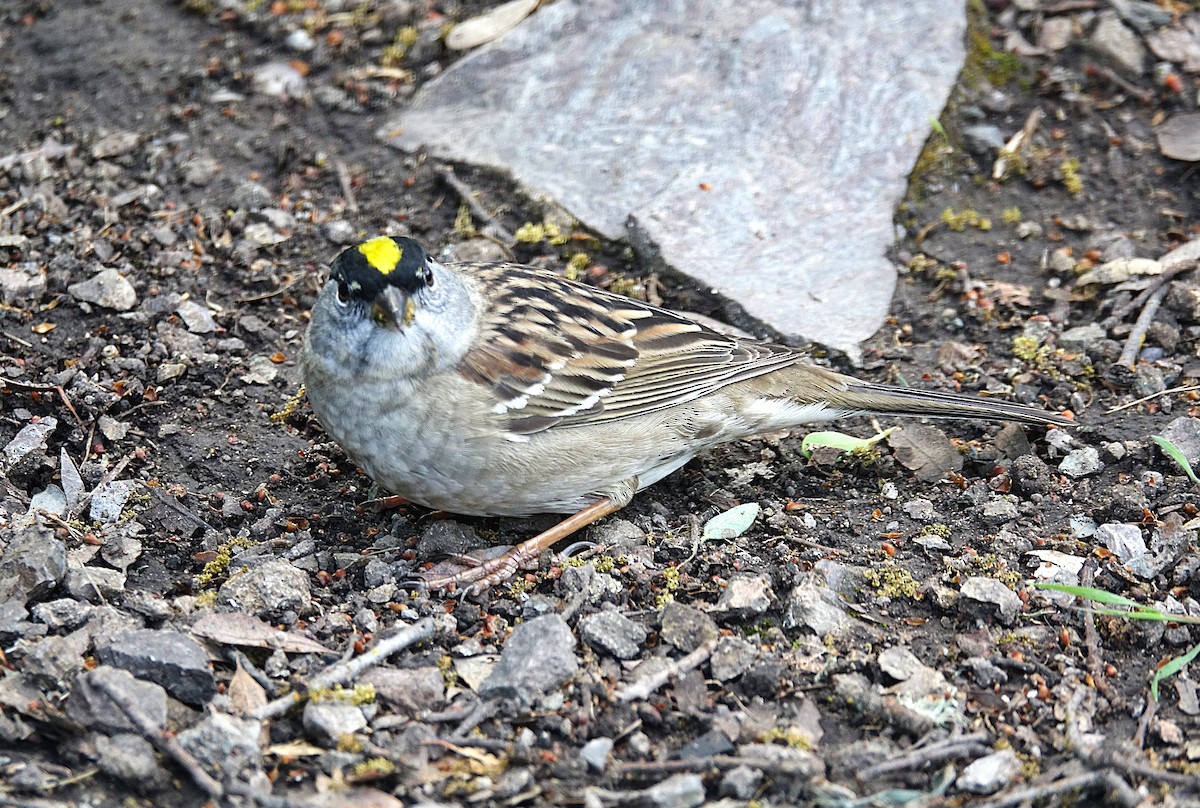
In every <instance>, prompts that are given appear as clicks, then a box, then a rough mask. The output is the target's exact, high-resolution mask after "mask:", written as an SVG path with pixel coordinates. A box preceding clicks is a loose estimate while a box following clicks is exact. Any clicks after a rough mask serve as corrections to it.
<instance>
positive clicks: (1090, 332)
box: [1058, 323, 1108, 351]
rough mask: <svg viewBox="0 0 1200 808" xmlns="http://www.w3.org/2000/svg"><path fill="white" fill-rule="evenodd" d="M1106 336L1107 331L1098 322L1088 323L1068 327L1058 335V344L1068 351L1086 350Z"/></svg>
mask: <svg viewBox="0 0 1200 808" xmlns="http://www.w3.org/2000/svg"><path fill="white" fill-rule="evenodd" d="M1107 336H1108V332H1106V331H1105V330H1104V327H1103V326H1102V325H1100V324H1099V323H1088V324H1087V325H1077V326H1075V327H1074V328H1068V329H1067V330H1066V331H1064V332H1062V334H1060V335H1059V337H1058V344H1059V345H1061V346H1062V347H1064V348H1066V349H1067V350H1069V351H1086V350H1087V349H1088V348H1090V347H1091V346H1092V345H1094V344H1095V343H1096V342H1098V341H1099V340H1102V339H1104V338H1105V337H1107Z"/></svg>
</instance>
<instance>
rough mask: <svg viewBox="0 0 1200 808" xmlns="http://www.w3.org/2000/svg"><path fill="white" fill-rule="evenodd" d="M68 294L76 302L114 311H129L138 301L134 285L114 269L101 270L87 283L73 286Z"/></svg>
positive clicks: (69, 288) (69, 287)
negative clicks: (93, 304)
mask: <svg viewBox="0 0 1200 808" xmlns="http://www.w3.org/2000/svg"><path fill="white" fill-rule="evenodd" d="M67 292H68V293H69V294H70V295H71V297H73V298H75V299H76V300H81V301H83V302H85V303H95V304H96V305H97V306H103V307H104V308H106V309H113V310H114V311H129V310H130V309H132V308H133V307H134V306H136V305H137V301H138V297H137V291H135V290H134V288H133V284H132V283H130V282H129V281H128V280H127V279H126V278H125V276H124V275H122V274H121V273H120V272H118V271H117V270H115V269H113V268H112V267H109V268H107V269H102V270H100V271H99V272H98V273H96V274H95V275H94V276H92V277H91V278H89V279H88V280H86V281H80V282H79V283H73V284H71V285H70V286H68V287H67Z"/></svg>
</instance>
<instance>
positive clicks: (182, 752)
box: [94, 679, 225, 800]
mask: <svg viewBox="0 0 1200 808" xmlns="http://www.w3.org/2000/svg"><path fill="white" fill-rule="evenodd" d="M94 684H95V686H96V688H97V689H98V690H100V692H102V693H103V694H104V695H106V696H108V698H109V701H111V702H112V703H113V704H114V705H116V706H117V707H118V708H119V709H120V710H121V712H123V713H124V714H125V717H126V718H128V719H129V722H130V723H131V724H133V726H134V728H135V729H137V731H138V734H140V735H141V736H142V737H143V738H145V739H146V740H147V741H149V742H150V743H151V744H153V745H154V746H155V747H156V748H157V749H158V750H159V751H160V752H162V753H163V754H164V755H167V756H169V757H170V758H172V759H173V760H174V761H175V762H176V763H178V764H179V765H180V766H182V767H183V769H184V770H185V771H186V772H187V773H188V775H189V776H190V777H191V778H192V781H193V782H195V784H196V785H198V786H199V787H200V789H201V790H202V791H203V792H204V793H205V794H207V795H208V796H209V797H210V798H212V799H214V800H220V799H221V798H222V797H223V796H225V789H224V787H222V785H221V784H220V783H219V782H217V780H216V779H215V778H214V777H213V776H212V775H211V774H209V773H208V772H207V771H205V770H204V766H203V765H202V764H201V763H200V761H198V760H196V758H195V757H194V756H193V755H192V753H191V752H189V751H187V750H186V749H184V748H183V747H182V746H180V744H179V742H178V741H176V740H175V739H174V738H168V737H167V736H165V735H164V734H163V732H162V730H160V729H159V728H158V727H155V726H154V725H152V724H151V723H150V721H149V719H147V718H146V716H145V715H144V714H143V713H142V711H141V710H140V709H139V708H138V706H137V705H136V704H134V703H133V702H132V701H130V699H129V697H128V696H126V695H125V694H124V693H122V692H121V691H119V690H117V689H116V688H115V687H112V686H111V685H109V683H108V682H106V681H104V680H102V679H97V680H96V681H95V682H94Z"/></svg>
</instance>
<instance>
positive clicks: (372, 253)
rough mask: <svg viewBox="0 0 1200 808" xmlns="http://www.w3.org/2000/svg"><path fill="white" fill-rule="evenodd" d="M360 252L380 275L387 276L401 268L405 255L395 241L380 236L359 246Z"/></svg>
mask: <svg viewBox="0 0 1200 808" xmlns="http://www.w3.org/2000/svg"><path fill="white" fill-rule="evenodd" d="M358 251H359V252H360V253H362V254H363V255H364V256H365V257H366V259H367V263H368V264H370V265H371V266H373V267H374V268H375V269H376V270H377V271H378V272H379V274H380V275H386V274H388V273H389V272H391V271H392V270H393V269H395V268H396V267H397V266H399V264H400V259H401V258H402V257H403V255H404V254H403V253H402V252H401V251H400V245H398V244H397V243H396V241H395V239H392V238H389V237H388V236H379V237H378V238H373V239H371V240H370V241H364V242H363V243H362V244H360V245H359V246H358Z"/></svg>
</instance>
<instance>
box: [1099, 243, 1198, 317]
mask: <svg viewBox="0 0 1200 808" xmlns="http://www.w3.org/2000/svg"><path fill="white" fill-rule="evenodd" d="M1170 255H1171V253H1167V255H1165V256H1163V259H1161V260H1160V263H1162V264H1163V266H1164V268H1163V271H1162V274H1161V275H1159V276H1158V277H1157V278H1155V279H1154V281H1153V282H1152V283H1151V284H1150V285H1149V286H1147V287H1146V288H1145V289H1143V290H1142V291H1141V292H1139V293H1138V294H1137V296H1136V297H1134V298H1133V299H1132V300H1130V301H1129V302H1128V303H1126V304H1125V305H1123V306H1121V307H1119V308H1117V309H1115V310H1114V311H1113V313H1112V314H1110V315H1108V316H1107V317H1105V318H1104V319H1103V320H1102V321H1101V322H1100V326H1101V328H1103V329H1104V330H1105V331H1107V330H1109V329H1110V328H1112V327H1113V326H1115V325H1116V324H1117V323H1119V322H1121V321H1122V320H1124V319H1125V317H1126V316H1128V315H1129V313H1130V312H1131V311H1134V310H1135V309H1137V308H1139V307H1141V306H1144V305H1145V304H1146V301H1148V300H1149V299H1150V296H1151V295H1153V294H1154V293H1155V292H1157V291H1158V290H1159V289H1160V288H1162V287H1163V286H1165V285H1166V284H1167V282H1168V281H1172V280H1174V279H1175V278H1176V276H1178V275H1182V274H1183V273H1184V272H1187V271H1188V270H1190V269H1194V268H1195V267H1196V262H1195V261H1194V260H1188V259H1184V260H1182V261H1180V262H1178V263H1175V264H1171V265H1167V262H1166V259H1167V258H1168V257H1169V256H1170Z"/></svg>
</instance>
